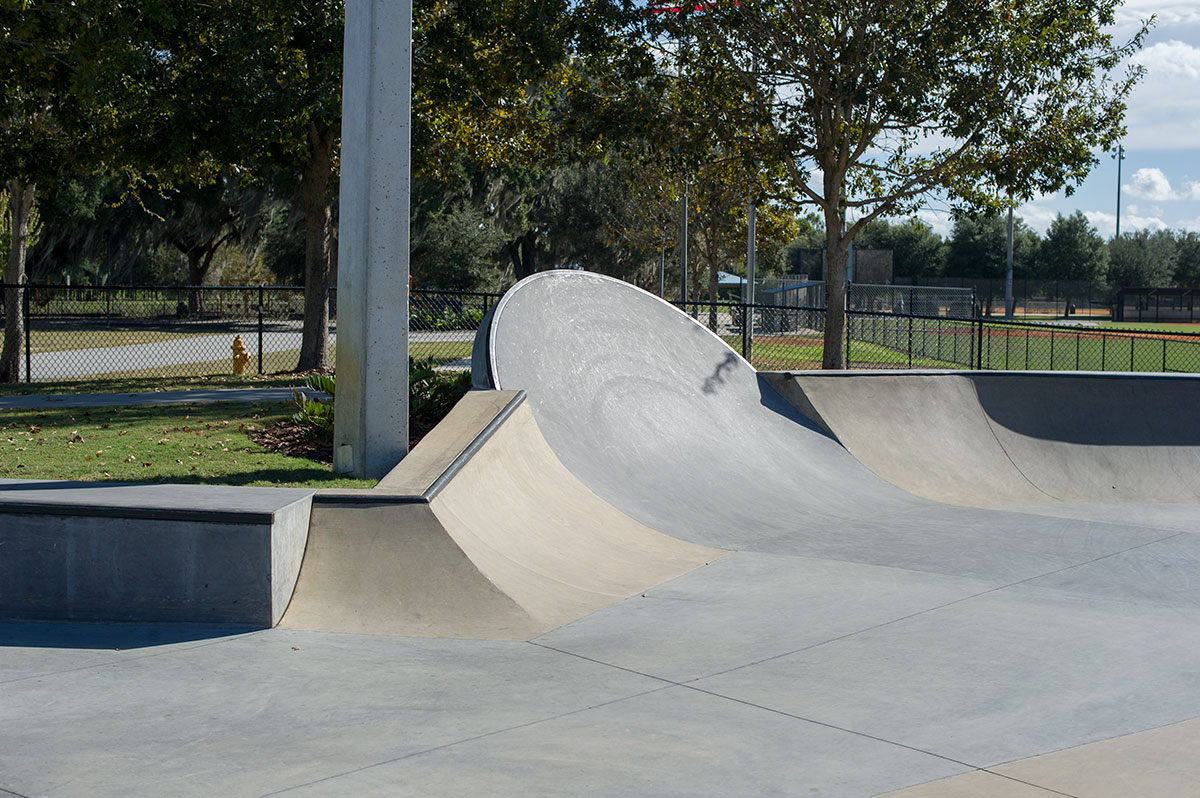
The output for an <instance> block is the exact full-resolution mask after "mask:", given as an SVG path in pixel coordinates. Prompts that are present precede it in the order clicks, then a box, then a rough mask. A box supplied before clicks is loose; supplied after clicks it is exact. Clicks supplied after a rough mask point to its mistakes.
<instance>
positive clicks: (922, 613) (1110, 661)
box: [0, 534, 1200, 796]
mask: <svg viewBox="0 0 1200 798" xmlns="http://www.w3.org/2000/svg"><path fill="white" fill-rule="evenodd" d="M1187 537H1188V538H1189V539H1190V538H1191V537H1192V536H1191V535H1190V534H1188V535H1187ZM1198 621H1200V610H1197V609H1193V608H1189V607H1185V606H1178V605H1174V604H1170V603H1160V602H1155V601H1151V600H1148V599H1144V598H1143V599H1142V600H1136V601H1135V600H1129V599H1127V598H1115V599H1108V598H1102V597H1097V596H1081V595H1078V594H1075V593H1073V592H1071V591H1068V590H1064V589H1061V588H1054V587H1038V586H1034V584H1033V583H1031V582H1029V581H1028V580H1026V581H1025V582H1024V583H1018V584H1007V585H1006V584H998V583H996V582H994V581H989V580H980V579H974V578H966V577H957V576H947V575H936V574H929V573H920V572H914V571H911V570H907V569H901V568H890V567H882V566H876V565H864V564H859V563H850V562H844V561H838V560H834V559H826V558H812V557H805V556H797V555H787V554H767V553H755V552H736V553H734V554H732V555H730V556H728V557H726V558H724V559H722V560H719V561H716V562H714V563H712V564H711V565H708V566H705V567H703V568H701V569H699V570H696V571H693V572H692V573H690V574H688V575H685V576H683V577H680V578H678V579H675V580H673V581H671V582H669V583H667V584H665V585H662V586H660V587H658V588H656V589H652V590H648V591H646V594H645V595H644V596H642V595H638V596H635V597H633V598H630V599H628V600H626V601H624V602H622V603H620V604H617V605H615V606H612V607H610V608H608V609H605V610H601V611H599V612H597V613H595V614H593V615H590V616H588V617H586V618H584V619H582V620H580V621H577V622H575V623H573V624H569V625H567V626H565V627H562V628H560V629H557V630H555V631H552V632H550V633H548V634H545V635H542V636H540V637H538V638H535V639H533V640H531V641H528V642H511V643H509V642H495V641H480V640H434V639H421V638H412V637H393V636H382V635H378V636H376V635H341V634H325V633H316V632H293V631H283V630H269V631H260V632H253V633H244V634H238V633H236V632H232V631H221V630H202V629H179V628H175V629H172V628H147V627H99V626H92V627H88V626H71V625H49V624H23V623H13V624H3V625H0V640H3V641H4V642H5V645H4V646H3V647H2V648H0V696H2V697H3V700H0V789H2V790H6V791H8V792H10V793H13V794H16V795H23V796H73V795H79V796H107V795H113V796H116V795H121V796H129V795H269V794H276V793H279V792H294V793H297V794H301V795H305V794H307V795H355V796H373V795H379V796H393V795H401V796H406V795H414V796H416V795H437V796H460V795H514V796H515V795H546V796H551V795H581V794H587V795H612V796H616V795H668V796H696V795H711V796H728V795H820V796H870V795H876V794H879V793H884V792H888V791H891V790H896V789H902V788H905V787H909V786H912V785H917V784H922V783H925V782H930V781H935V780H938V779H941V778H944V777H949V776H954V775H959V774H964V773H970V772H972V771H974V770H977V769H980V768H990V769H993V770H994V769H997V768H1000V767H1002V766H1004V764H1005V763H1010V762H1013V761H1019V760H1024V759H1027V758H1029V757H1033V756H1038V755H1042V754H1046V753H1048V752H1052V751H1058V750H1061V749H1065V748H1071V747H1074V746H1078V745H1083V744H1086V743H1092V742H1096V741H1098V740H1104V739H1109V738H1113V737H1119V736H1122V735H1126V734H1130V733H1133V732H1140V731H1143V730H1146V729H1152V728H1156V727H1160V726H1164V725H1167V724H1172V723H1176V722H1178V721H1185V720H1189V719H1192V718H1195V717H1197V716H1200V673H1198V672H1197V671H1196V669H1195V656H1194V655H1195V648H1194V642H1195V637H1196V629H1197V628H1198V626H1197V622H1198ZM1155 750H1158V749H1155ZM1115 761H1116V760H1112V761H1111V762H1110V764H1112V763H1113V762H1115ZM1188 761H1190V760H1188ZM1150 764H1151V763H1148V762H1147V761H1146V760H1145V758H1144V757H1138V756H1135V757H1133V764H1129V763H1128V762H1125V763H1124V767H1123V768H1122V770H1121V772H1122V773H1125V774H1126V775H1129V774H1137V773H1139V772H1142V770H1143V769H1145V768H1147V767H1150ZM1156 767H1157V766H1156ZM1032 783H1035V784H1036V783H1038V782H1037V781H1036V780H1034V781H1033V782H1032ZM1052 789H1056V788H1053V787H1052ZM949 794H957V793H953V792H952V793H949ZM980 794H981V795H988V794H991V795H1005V794H1006V793H1002V792H994V793H980ZM1067 794H1071V795H1081V796H1082V795H1093V794H1097V793H1088V792H1078V793H1072V792H1067ZM1158 794H1160V795H1168V794H1177V795H1187V794H1189V793H1187V792H1177V793H1158Z"/></svg>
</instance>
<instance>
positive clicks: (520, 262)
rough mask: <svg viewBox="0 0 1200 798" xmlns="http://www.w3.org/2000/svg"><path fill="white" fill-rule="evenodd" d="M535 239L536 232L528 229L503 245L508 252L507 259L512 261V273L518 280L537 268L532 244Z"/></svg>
mask: <svg viewBox="0 0 1200 798" xmlns="http://www.w3.org/2000/svg"><path fill="white" fill-rule="evenodd" d="M536 239H537V233H535V232H534V231H532V230H529V231H527V232H525V233H522V234H521V236H520V237H518V238H514V239H513V240H512V241H509V242H508V243H507V244H506V245H505V247H504V248H505V250H506V251H507V252H508V259H509V260H510V261H512V265H513V275H514V276H516V278H517V279H518V280H524V279H525V278H526V277H528V276H529V275H531V274H533V273H534V272H535V271H536V270H537V264H536V263H534V260H533V257H534V255H533V245H534V243H535V241H536Z"/></svg>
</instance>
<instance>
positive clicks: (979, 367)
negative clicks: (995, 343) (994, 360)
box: [975, 319, 983, 371]
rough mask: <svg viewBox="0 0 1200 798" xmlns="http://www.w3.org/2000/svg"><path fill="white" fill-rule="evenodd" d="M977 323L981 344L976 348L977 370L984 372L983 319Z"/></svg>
mask: <svg viewBox="0 0 1200 798" xmlns="http://www.w3.org/2000/svg"><path fill="white" fill-rule="evenodd" d="M975 323H976V325H978V329H979V342H978V343H977V344H976V346H975V358H976V361H975V368H976V370H977V371H983V319H978V320H976V322H975Z"/></svg>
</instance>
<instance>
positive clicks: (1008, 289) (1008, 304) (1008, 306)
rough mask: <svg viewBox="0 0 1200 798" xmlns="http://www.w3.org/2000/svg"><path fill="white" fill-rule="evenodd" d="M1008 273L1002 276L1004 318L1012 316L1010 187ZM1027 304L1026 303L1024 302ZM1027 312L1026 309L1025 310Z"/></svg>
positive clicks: (1009, 192) (1010, 194) (1011, 206)
mask: <svg viewBox="0 0 1200 798" xmlns="http://www.w3.org/2000/svg"><path fill="white" fill-rule="evenodd" d="M1006 260H1007V262H1008V273H1007V274H1006V275H1005V277H1004V318H1006V319H1011V318H1012V317H1013V203H1012V189H1009V190H1008V256H1007V258H1006ZM1026 304H1028V303H1026ZM1026 312H1028V310H1027V311H1026Z"/></svg>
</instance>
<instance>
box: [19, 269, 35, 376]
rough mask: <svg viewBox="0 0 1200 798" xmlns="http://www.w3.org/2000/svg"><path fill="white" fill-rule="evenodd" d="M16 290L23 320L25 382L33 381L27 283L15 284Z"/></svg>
mask: <svg viewBox="0 0 1200 798" xmlns="http://www.w3.org/2000/svg"><path fill="white" fill-rule="evenodd" d="M16 290H18V291H20V292H21V317H22V318H23V319H24V320H25V382H33V369H32V365H33V357H32V356H31V355H30V350H32V349H33V335H32V332H31V328H32V327H33V324H32V319H30V318H29V306H30V303H29V283H25V285H21V286H17V288H16Z"/></svg>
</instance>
